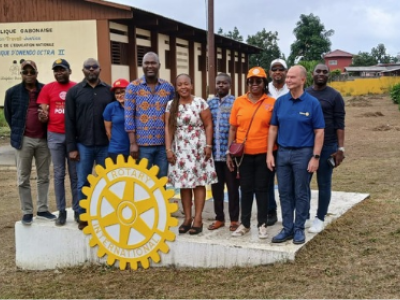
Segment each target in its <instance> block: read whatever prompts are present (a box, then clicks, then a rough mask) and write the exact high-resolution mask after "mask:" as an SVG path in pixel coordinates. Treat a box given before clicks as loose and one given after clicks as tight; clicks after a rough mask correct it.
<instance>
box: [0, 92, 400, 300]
mask: <svg viewBox="0 0 400 300" xmlns="http://www.w3.org/2000/svg"><path fill="white" fill-rule="evenodd" d="M357 101H358V102H360V103H368V105H351V104H352V103H355V102H357ZM357 101H353V102H351V101H350V100H347V101H346V104H347V107H346V110H347V115H346V143H345V147H346V159H345V160H344V162H343V163H342V164H341V165H340V166H339V167H338V168H337V169H335V170H334V175H333V190H335V191H347V192H361V193H369V194H370V198H369V199H367V200H365V201H363V202H362V203H360V204H359V205H357V206H355V207H353V208H352V209H351V210H350V211H348V212H347V213H346V214H344V215H343V216H342V217H340V218H339V219H338V220H337V221H336V222H334V223H333V224H331V225H329V226H328V227H327V228H326V229H325V230H324V232H322V233H321V234H319V235H318V236H317V237H315V238H314V239H313V240H312V241H310V243H308V244H307V245H306V246H305V247H303V248H302V249H301V250H300V251H299V253H298V254H297V255H296V260H295V261H294V262H291V263H277V264H274V265H267V266H259V267H255V268H253V267H252V268H234V269H201V268H198V269H174V268H153V269H149V270H138V271H120V270H118V269H115V268H111V267H105V266H90V265H89V266H82V267H76V268H70V269H61V270H56V271H54V270H52V271H41V272H27V271H19V270H17V269H16V268H15V236H14V224H15V222H16V221H17V220H19V219H20V217H21V214H20V208H19V201H18V194H17V188H16V183H15V179H16V174H15V171H6V170H0V237H1V247H0V257H1V261H0V298H187V299H194V298H208V299H210V298H230V299H233V298H234V299H240V298H243V299H249V298H304V299H307V298H308V299H312V298H318V299H322V298H331V299H333V298H335V299H336V298H343V299H349V298H350V299H351V298H358V299H361V298H368V299H372V298H380V299H381V298H399V297H400V292H399V282H400V260H399V253H400V188H399V182H400V172H399V170H398V166H399V165H400V147H399V145H400V135H399V133H398V132H397V130H393V129H390V130H371V128H380V127H381V126H382V119H381V118H368V122H366V120H365V119H364V118H357V117H356V116H359V115H360V114H365V113H375V112H377V111H380V112H381V113H382V114H383V115H384V116H385V122H386V123H387V124H391V125H388V126H390V128H399V127H400V113H399V111H398V109H397V106H396V105H394V104H393V103H392V102H391V100H390V99H389V97H386V96H385V97H383V98H382V99H380V100H379V101H371V99H370V98H368V97H363V100H357ZM366 124H367V125H368V127H366ZM382 128H383V127H382ZM34 177H35V176H33V178H34ZM315 177H316V176H314V179H313V182H312V185H313V188H315V180H316V179H315ZM35 183H36V182H35V180H33V182H32V186H33V189H34V190H35V188H34V187H35ZM50 199H51V202H50V205H51V209H52V210H55V202H54V194H53V192H52V191H51V194H50ZM68 199H70V198H68ZM275 226H280V224H279V225H275ZM49 247H51V246H50V245H49ZM188 255H190V253H189V254H188Z"/></svg>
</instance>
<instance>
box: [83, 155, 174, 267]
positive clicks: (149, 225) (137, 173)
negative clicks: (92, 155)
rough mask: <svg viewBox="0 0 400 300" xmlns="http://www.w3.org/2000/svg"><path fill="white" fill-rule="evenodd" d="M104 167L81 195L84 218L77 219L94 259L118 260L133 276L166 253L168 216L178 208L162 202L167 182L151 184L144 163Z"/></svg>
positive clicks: (120, 158) (108, 162)
mask: <svg viewBox="0 0 400 300" xmlns="http://www.w3.org/2000/svg"><path fill="white" fill-rule="evenodd" d="M105 165H106V168H105V169H104V168H103V167H101V166H99V165H97V166H96V167H95V170H96V174H97V175H96V176H94V175H89V176H88V181H89V184H90V186H89V187H84V188H83V189H82V192H83V193H84V194H85V195H86V196H87V198H86V199H84V200H81V201H80V205H81V206H82V207H83V208H85V209H86V213H84V214H82V215H81V216H80V217H81V220H82V221H87V222H88V226H87V227H86V228H85V229H84V230H83V232H84V233H85V234H91V235H92V237H91V239H90V246H91V247H94V246H96V245H97V246H98V248H99V250H98V252H97V255H98V257H103V256H104V255H106V254H107V264H109V265H113V264H114V263H115V261H116V260H118V261H119V267H120V269H121V270H125V269H126V267H127V264H128V263H129V265H130V267H131V269H134V270H137V268H138V263H139V262H140V264H141V266H142V267H143V268H145V269H147V268H149V266H150V258H151V259H152V260H153V261H154V262H156V263H158V262H160V260H161V258H160V255H159V253H158V251H159V250H160V251H161V252H163V253H168V251H169V247H168V245H167V244H166V241H174V240H175V233H173V232H172V231H170V227H172V226H177V225H178V220H177V219H176V218H174V217H172V216H171V214H172V213H173V212H175V211H177V210H178V206H177V205H176V204H175V203H170V202H169V201H168V200H169V199H170V198H171V197H172V196H173V194H174V192H173V191H172V190H165V185H166V183H167V180H168V179H167V177H163V178H161V179H158V178H157V176H156V175H157V173H158V170H159V168H158V167H157V166H153V167H152V168H150V169H147V165H148V160H147V159H145V158H144V159H142V160H141V161H140V162H139V164H136V162H135V160H134V159H133V158H132V157H129V158H128V162H126V161H125V159H124V157H123V156H122V155H119V156H118V158H117V163H116V164H114V163H113V161H112V160H111V158H107V159H106V162H105Z"/></svg>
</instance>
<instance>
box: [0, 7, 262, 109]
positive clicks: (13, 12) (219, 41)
mask: <svg viewBox="0 0 400 300" xmlns="http://www.w3.org/2000/svg"><path fill="white" fill-rule="evenodd" d="M148 51H154V52H156V53H157V54H158V55H159V57H160V62H161V70H160V77H161V78H163V79H166V80H169V81H171V82H174V81H175V78H176V76H177V75H178V74H180V73H188V74H189V75H190V76H191V77H192V78H193V81H194V94H195V95H197V96H202V97H203V98H206V97H207V96H208V94H212V93H213V91H214V87H208V86H207V78H208V75H207V31H205V30H202V29H198V28H195V27H192V26H189V25H186V24H183V23H180V22H178V21H175V20H172V19H169V18H165V17H163V16H160V15H156V14H153V13H151V12H148V11H144V10H140V9H137V8H134V7H130V6H126V5H121V4H115V3H112V2H106V1H102V0H35V1H32V0H18V1H15V0H0V65H1V66H2V72H1V74H0V95H4V93H5V91H6V90H7V89H8V88H9V87H11V86H13V85H15V84H18V83H19V82H20V81H21V76H20V74H19V71H20V68H19V64H20V61H21V60H22V59H31V60H33V61H35V62H36V64H37V67H38V71H39V75H38V80H39V81H41V82H42V83H48V82H51V81H53V80H54V77H53V72H52V70H51V65H52V63H53V61H54V60H56V59H57V58H64V59H66V60H68V62H69V63H70V64H71V69H72V75H71V79H72V80H74V81H81V80H82V79H83V74H82V72H81V70H82V65H83V62H84V61H85V60H86V59H87V58H91V57H93V58H96V59H98V60H99V62H100V64H101V68H102V71H101V78H102V80H103V81H105V82H107V83H110V84H111V83H112V82H113V81H114V80H116V79H118V78H126V79H128V80H133V79H135V78H137V77H140V76H142V74H143V72H142V69H141V64H142V59H143V55H144V54H145V53H146V52H148ZM260 51H261V49H259V48H257V47H254V46H251V45H248V44H245V43H242V42H237V41H234V40H231V39H229V38H226V37H223V36H219V35H215V57H216V62H215V66H216V70H217V72H225V73H228V74H230V75H231V77H232V93H233V94H235V95H240V94H243V93H244V92H245V91H246V90H245V88H246V85H245V83H246V80H245V78H246V73H247V71H248V69H249V67H248V62H249V55H251V54H256V53H259V52H260ZM3 103H4V96H3V97H0V106H3Z"/></svg>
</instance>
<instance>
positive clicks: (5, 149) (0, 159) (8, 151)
mask: <svg viewBox="0 0 400 300" xmlns="http://www.w3.org/2000/svg"><path fill="white" fill-rule="evenodd" d="M14 151H15V149H14V148H13V147H11V146H10V145H4V146H0V166H6V167H13V166H15V155H14Z"/></svg>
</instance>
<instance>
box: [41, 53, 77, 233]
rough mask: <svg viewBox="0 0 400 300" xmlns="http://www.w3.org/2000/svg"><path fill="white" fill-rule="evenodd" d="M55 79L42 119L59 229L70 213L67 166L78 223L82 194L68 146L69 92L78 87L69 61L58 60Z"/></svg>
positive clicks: (44, 100)
mask: <svg viewBox="0 0 400 300" xmlns="http://www.w3.org/2000/svg"><path fill="white" fill-rule="evenodd" d="M52 69H53V72H54V78H55V79H56V81H53V82H51V83H49V84H46V85H45V86H44V87H43V89H42V91H41V93H40V95H39V99H38V101H37V102H38V103H39V104H40V108H41V110H42V111H41V113H40V114H39V118H40V120H41V121H42V122H48V123H47V144H48V147H49V150H50V153H51V160H52V162H53V170H54V192H55V194H56V202H57V208H58V211H59V214H58V218H57V219H56V225H57V226H62V225H64V224H65V222H66V218H67V212H66V210H65V207H66V205H65V185H64V181H65V165H66V164H65V162H66V161H67V163H68V174H69V180H70V183H71V194H72V208H73V210H74V211H75V220H76V221H78V217H79V214H78V208H79V203H78V190H77V181H78V179H77V175H76V162H75V161H72V160H70V159H69V158H68V153H67V146H66V143H65V116H64V106H65V96H66V95H67V91H68V90H69V89H70V88H71V87H73V86H74V85H75V84H76V83H75V82H73V81H70V80H69V77H70V75H71V68H70V65H69V63H68V62H67V61H66V60H65V59H57V60H56V61H55V62H54V63H53V67H52Z"/></svg>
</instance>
